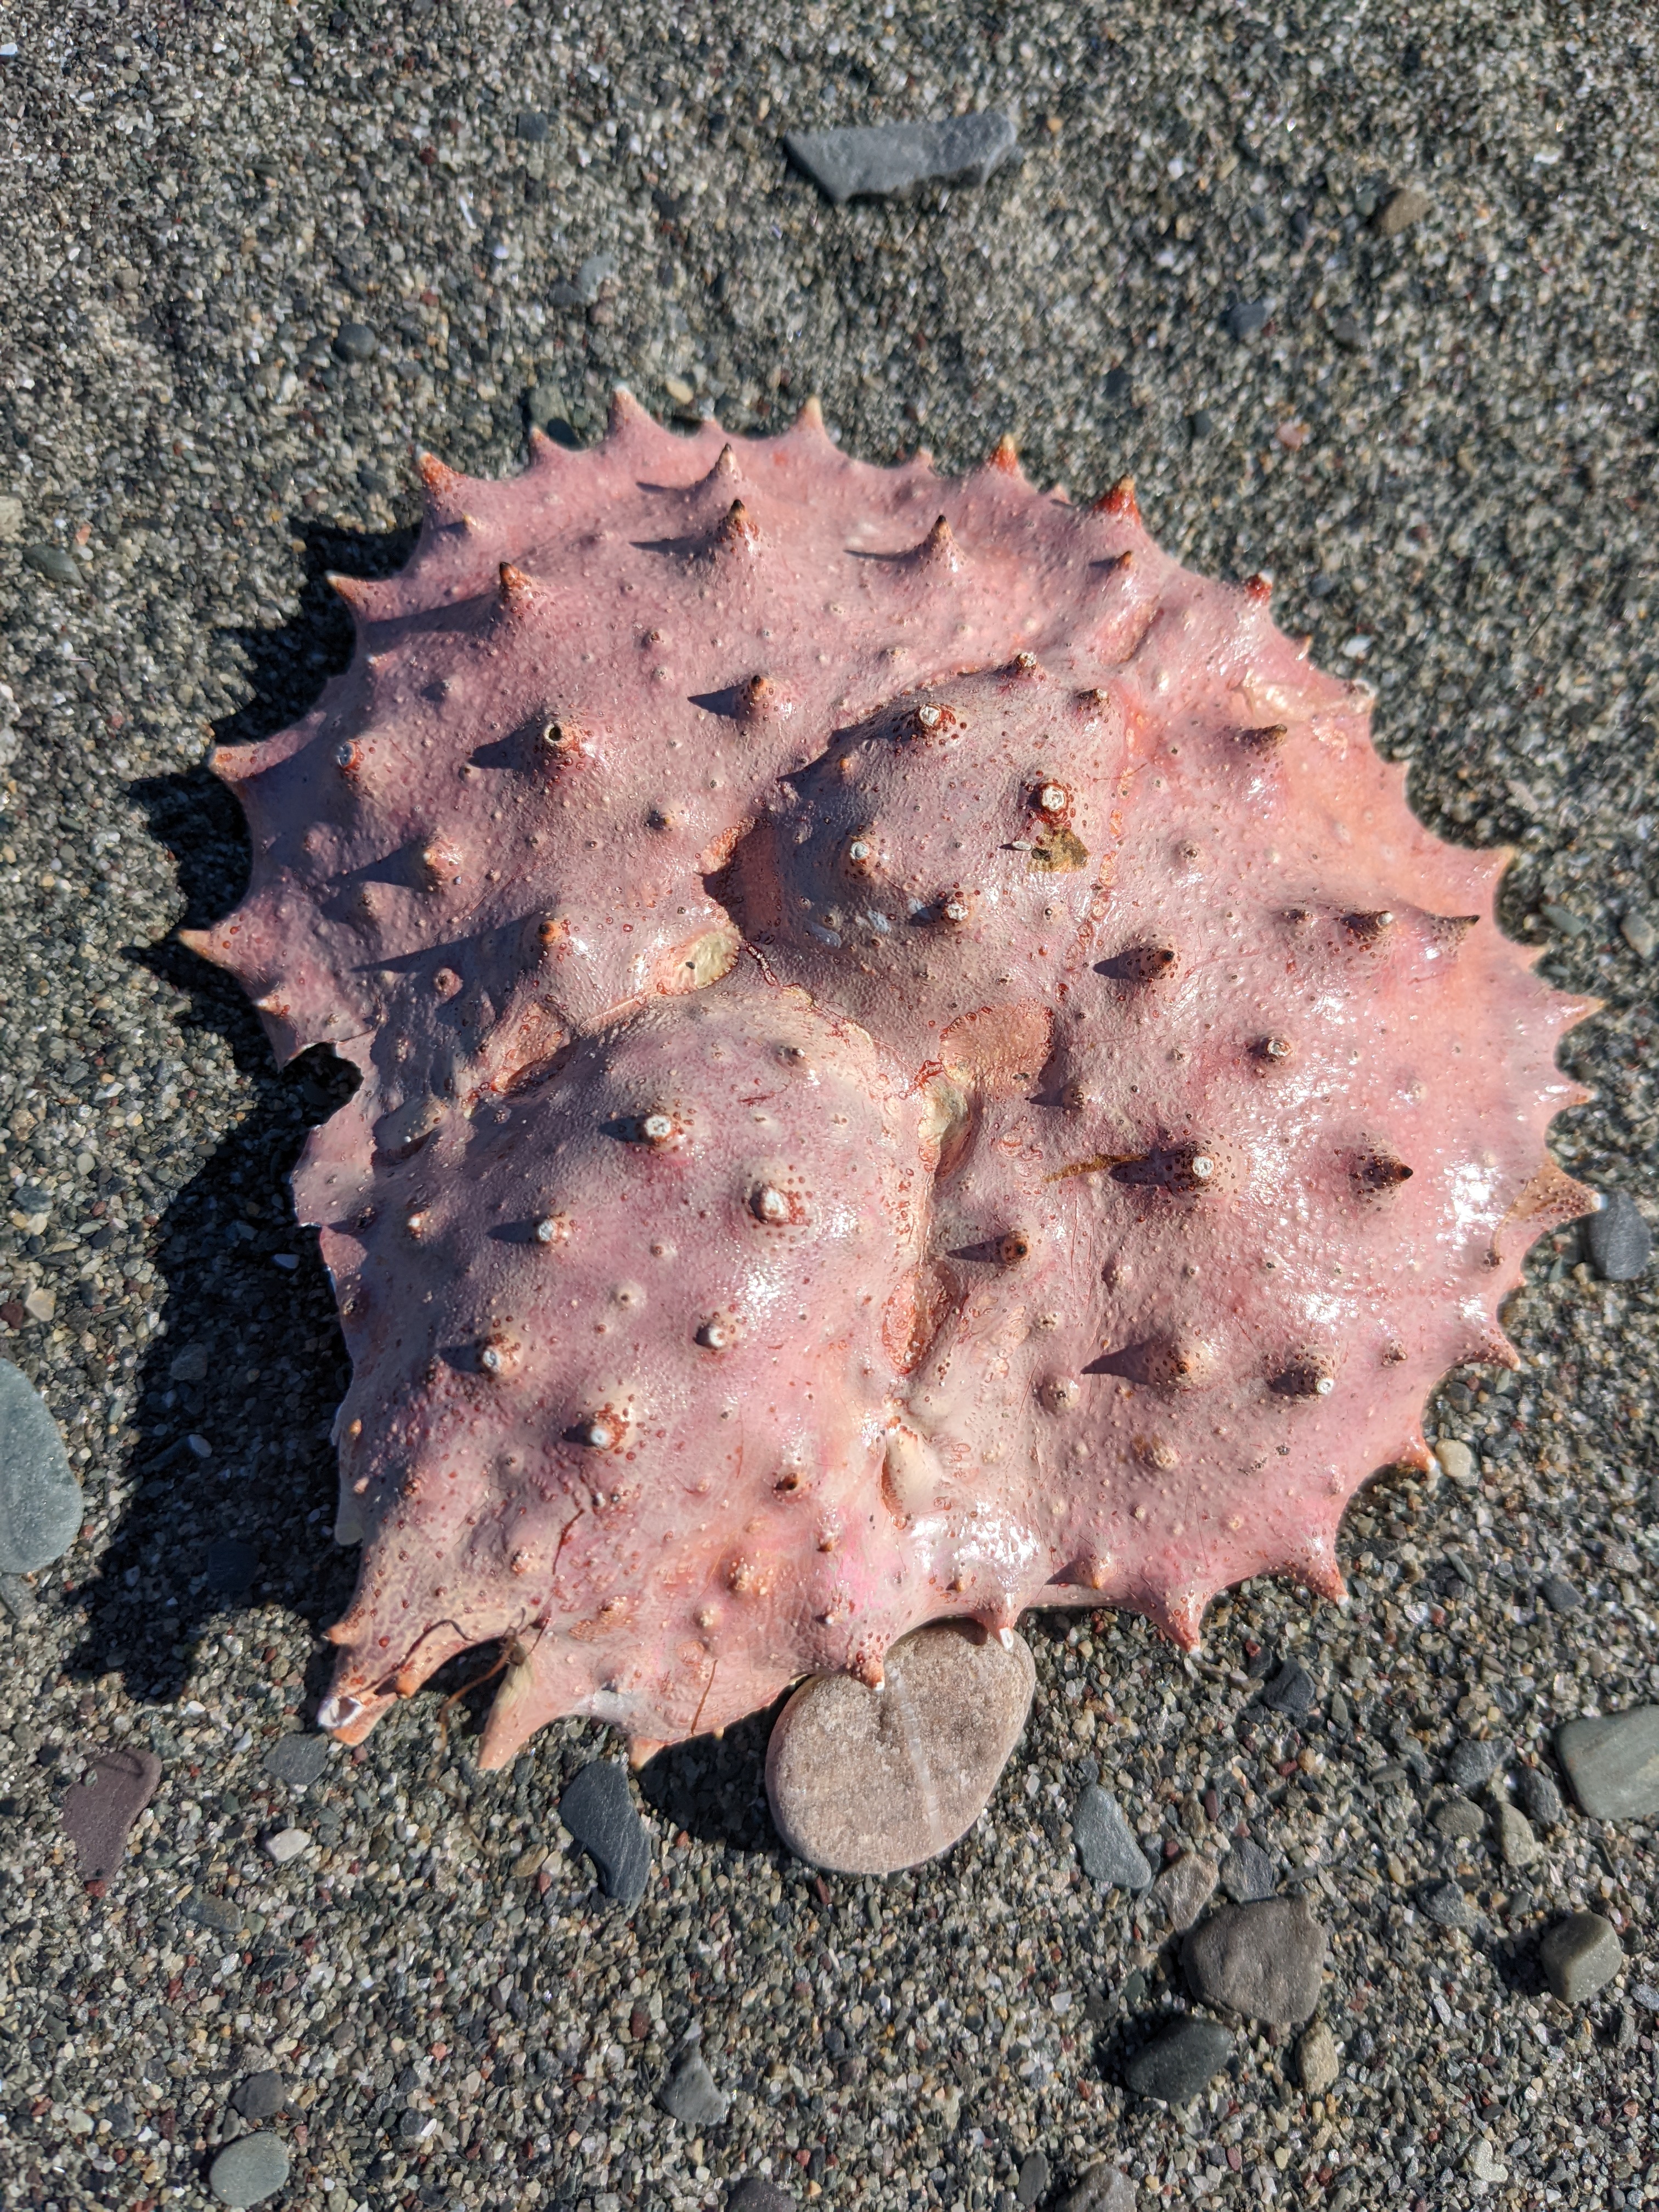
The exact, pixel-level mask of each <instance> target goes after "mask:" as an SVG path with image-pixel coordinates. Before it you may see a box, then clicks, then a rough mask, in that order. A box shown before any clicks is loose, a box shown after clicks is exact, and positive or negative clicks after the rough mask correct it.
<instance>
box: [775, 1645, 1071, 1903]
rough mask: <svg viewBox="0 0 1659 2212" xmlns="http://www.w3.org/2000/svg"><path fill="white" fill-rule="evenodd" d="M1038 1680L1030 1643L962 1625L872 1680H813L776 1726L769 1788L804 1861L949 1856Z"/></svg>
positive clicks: (848, 1870)
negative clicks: (879, 1681) (876, 1682)
mask: <svg viewBox="0 0 1659 2212" xmlns="http://www.w3.org/2000/svg"><path fill="white" fill-rule="evenodd" d="M1035 1685H1036V1668H1035V1667H1034V1666H1033V1665H1032V1662H1031V1654H1030V1647H1029V1646H1028V1645H1027V1644H1026V1642H1025V1640H1024V1638H1023V1637H1021V1636H1017V1635H1013V1634H1012V1633H1011V1635H1010V1638H1009V1644H1008V1646H1007V1648H1005V1647H1004V1645H1003V1644H1002V1641H1001V1639H1000V1638H999V1637H996V1636H989V1635H983V1634H982V1633H981V1632H980V1631H979V1630H977V1629H976V1628H975V1627H973V1626H970V1625H969V1624H965V1623H962V1622H954V1621H953V1622H951V1623H950V1624H948V1625H945V1626H934V1627H931V1628H919V1629H917V1630H916V1631H915V1633H914V1634H913V1635H910V1636H906V1637H903V1638H901V1639H900V1640H899V1642H898V1643H896V1644H894V1646H893V1647H892V1649H891V1650H890V1651H889V1652H888V1654H887V1658H886V1668H885V1679H884V1682H883V1685H882V1687H881V1688H880V1689H879V1690H872V1689H868V1688H866V1686H865V1685H864V1684H863V1683H862V1682H860V1681H857V1680H854V1677H853V1676H852V1675H850V1674H820V1675H817V1676H816V1677H815V1678H814V1679H813V1680H811V1681H810V1682H805V1683H803V1685H802V1686H801V1687H800V1688H799V1690H797V1691H796V1692H795V1694H794V1696H793V1698H791V1699H790V1700H789V1702H788V1704H787V1705H786V1706H785V1707H784V1709H783V1711H782V1712H781V1714H780V1715H779V1716H778V1719H777V1723H776V1724H775V1727H774V1729H773V1730H772V1740H771V1741H770V1743H769V1745H768V1746H767V1752H766V1790H767V1795H768V1796H769V1798H770V1799H771V1802H772V1818H773V1820H774V1821H775V1823H776V1826H777V1830H778V1833H779V1834H780V1835H781V1837H782V1838H783V1840H784V1842H785V1843H786V1844H788V1846H789V1848H790V1850H792V1851H793V1852H794V1853H795V1855H796V1857H798V1858H803V1859H805V1861H806V1862H807V1863H808V1864H809V1865H810V1866H820V1867H828V1868H829V1869H831V1870H832V1871H834V1872H836V1873H838V1874H894V1873H896V1872H897V1870H898V1869H900V1868H901V1867H908V1866H918V1865H920V1864H921V1862H922V1861H923V1860H924V1859H931V1858H935V1857H938V1855H939V1852H940V1851H944V1850H949V1849H950V1847H951V1844H954V1843H955V1842H956V1841H957V1838H959V1837H961V1836H963V1835H965V1834H966V1833H967V1832H968V1830H969V1828H970V1827H972V1826H973V1824H974V1822H975V1820H977V1819H978V1818H979V1815H980V1814H981V1813H982V1812H983V1811H984V1809H985V1807H986V1805H987V1802H989V1799H990V1796H991V1792H992V1790H994V1789H995V1787H996V1784H997V1778H998V1776H999V1775H1000V1773H1001V1772H1002V1770H1003V1768H1004V1766H1005V1765H1006V1764H1007V1760H1008V1754H1009V1753H1010V1752H1012V1749H1013V1747H1014V1745H1015V1744H1016V1742H1017V1741H1018V1738H1019V1732H1020V1730H1021V1729H1023V1728H1024V1725H1025V1716H1026V1714H1027V1712H1028V1711H1030V1704H1031V1692H1032V1690H1033V1688H1034V1686H1035Z"/></svg>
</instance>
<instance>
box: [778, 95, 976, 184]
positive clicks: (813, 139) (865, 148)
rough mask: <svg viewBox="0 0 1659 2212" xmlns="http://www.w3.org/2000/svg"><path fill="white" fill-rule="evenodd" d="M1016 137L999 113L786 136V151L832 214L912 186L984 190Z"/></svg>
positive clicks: (795, 132) (789, 134)
mask: <svg viewBox="0 0 1659 2212" xmlns="http://www.w3.org/2000/svg"><path fill="white" fill-rule="evenodd" d="M1016 137H1017V133H1016V132H1015V130H1014V126H1013V124H1012V121H1011V120H1010V119H1009V118H1008V117H1007V116H1006V115H1005V114H1004V113H1003V112H1002V111H1001V109H1000V108H997V107H987V108H983V109H981V111H980V112H977V113H976V114H973V115H953V116H951V117H950V118H948V119H947V120H946V121H945V122H943V123H882V124H874V125H863V126H860V127H856V128H854V129H851V130H846V131H786V132H785V133H784V139H783V146H784V151H785V152H786V153H787V155H788V156H789V158H790V160H791V161H793V163H794V164H795V167H797V168H798V169H800V170H803V171H805V173H806V175H807V176H809V177H810V178H811V179H812V182H813V183H814V184H815V185H817V188H818V190H819V191H821V192H822V193H823V196H824V197H825V198H826V199H828V200H833V201H834V202H835V204H836V206H837V207H839V206H841V204H842V202H843V201H845V200H850V199H854V198H863V199H879V198H881V197H884V195H886V194H887V193H890V192H902V191H908V188H909V187H910V186H911V185H919V184H927V183H934V184H941V185H982V184H983V183H984V182H985V180H986V179H987V177H988V176H989V175H990V173H991V172H992V170H993V169H994V168H995V167H997V166H998V164H999V163H1000V162H1001V161H1006V160H1007V158H1008V156H1009V155H1010V154H1012V152H1013V150H1014V145H1015V141H1016Z"/></svg>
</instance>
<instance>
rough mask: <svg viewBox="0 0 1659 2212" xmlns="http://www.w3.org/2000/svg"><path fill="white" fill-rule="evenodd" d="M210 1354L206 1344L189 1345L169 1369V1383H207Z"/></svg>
mask: <svg viewBox="0 0 1659 2212" xmlns="http://www.w3.org/2000/svg"><path fill="white" fill-rule="evenodd" d="M207 1373H208V1353H207V1346H206V1345H204V1344H187V1345H186V1346H185V1348H184V1350H183V1351H182V1352H180V1353H179V1356H178V1358H176V1359H174V1360H173V1362H172V1363H171V1364H169V1366H168V1368H167V1380H168V1382H169V1383H205V1382H206V1381H207Z"/></svg>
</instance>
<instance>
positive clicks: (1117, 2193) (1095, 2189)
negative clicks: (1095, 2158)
mask: <svg viewBox="0 0 1659 2212" xmlns="http://www.w3.org/2000/svg"><path fill="white" fill-rule="evenodd" d="M1054 2212H1135V2185H1134V2184H1133V2181H1131V2180H1130V2179H1129V2177H1128V2175H1127V2173H1125V2172H1123V2170H1122V2168H1121V2166H1113V2165H1112V2164H1111V2163H1110V2161H1109V2160H1102V2161H1101V2163H1100V2164H1099V2165H1098V2166H1091V2167H1090V2168H1089V2169H1088V2171H1087V2172H1086V2173H1080V2174H1079V2176H1078V2178H1077V2179H1076V2180H1075V2181H1074V2182H1073V2184H1072V2185H1071V2187H1070V2188H1069V2189H1068V2190H1067V2191H1066V2194H1065V2195H1064V2196H1063V2197H1058V2198H1056V2200H1055V2203H1054Z"/></svg>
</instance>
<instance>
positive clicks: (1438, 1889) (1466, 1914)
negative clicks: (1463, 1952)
mask: <svg viewBox="0 0 1659 2212" xmlns="http://www.w3.org/2000/svg"><path fill="white" fill-rule="evenodd" d="M1421 1903H1422V1906H1423V1911H1424V1912H1425V1915H1426V1917H1428V1918H1429V1919H1431V1920H1432V1921H1433V1923H1435V1925H1436V1927H1437V1928H1473V1927H1474V1912H1473V1911H1472V1910H1471V1909H1470V1905H1469V1900H1468V1898H1467V1897H1466V1896H1465V1895H1464V1894H1463V1892H1462V1890H1461V1889H1460V1888H1459V1887H1458V1885H1457V1884H1456V1883H1455V1881H1437V1882H1435V1883H1433V1884H1432V1885H1431V1887H1429V1888H1427V1889H1425V1891H1424V1893H1423V1895H1422V1899H1421Z"/></svg>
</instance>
